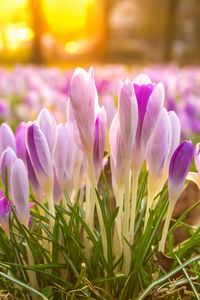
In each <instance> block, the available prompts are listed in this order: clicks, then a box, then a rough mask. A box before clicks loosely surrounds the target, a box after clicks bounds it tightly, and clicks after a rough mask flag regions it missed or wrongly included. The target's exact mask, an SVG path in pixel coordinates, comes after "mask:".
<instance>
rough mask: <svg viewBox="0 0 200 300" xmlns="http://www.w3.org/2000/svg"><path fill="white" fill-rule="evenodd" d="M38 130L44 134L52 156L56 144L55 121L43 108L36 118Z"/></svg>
mask: <svg viewBox="0 0 200 300" xmlns="http://www.w3.org/2000/svg"><path fill="white" fill-rule="evenodd" d="M37 121H38V124H39V126H40V129H41V130H42V132H43V133H44V135H45V137H46V140H47V143H48V145H49V150H50V153H51V155H52V153H53V150H54V147H55V142H56V121H55V119H54V117H53V116H52V115H51V114H50V112H49V111H48V110H47V109H45V108H43V109H42V110H41V111H40V113H39V115H38V118H37Z"/></svg>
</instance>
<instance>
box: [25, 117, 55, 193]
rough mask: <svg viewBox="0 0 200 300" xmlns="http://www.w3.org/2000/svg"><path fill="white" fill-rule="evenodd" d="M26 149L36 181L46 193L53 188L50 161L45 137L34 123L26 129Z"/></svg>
mask: <svg viewBox="0 0 200 300" xmlns="http://www.w3.org/2000/svg"><path fill="white" fill-rule="evenodd" d="M26 147H27V150H28V154H29V156H30V160H31V163H32V165H33V168H34V171H35V174H36V176H37V179H38V181H39V183H40V185H41V186H42V188H43V189H44V191H45V192H46V193H47V192H49V191H50V190H52V188H53V168H52V159H51V154H50V150H49V146H48V143H47V140H46V138H45V135H44V133H43V132H42V130H41V129H40V127H39V125H38V124H37V123H36V122H34V123H32V124H29V126H28V128H27V136H26Z"/></svg>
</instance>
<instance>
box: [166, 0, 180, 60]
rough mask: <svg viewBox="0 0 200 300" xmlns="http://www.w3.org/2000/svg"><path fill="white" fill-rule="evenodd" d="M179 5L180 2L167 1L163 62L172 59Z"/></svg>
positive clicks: (177, 0) (174, 0)
mask: <svg viewBox="0 0 200 300" xmlns="http://www.w3.org/2000/svg"><path fill="white" fill-rule="evenodd" d="M178 5H179V0H167V8H166V30H165V37H164V53H163V60H164V61H165V62H168V61H170V60H171V58H172V52H173V44H174V39H175V27H176V15H177V12H178Z"/></svg>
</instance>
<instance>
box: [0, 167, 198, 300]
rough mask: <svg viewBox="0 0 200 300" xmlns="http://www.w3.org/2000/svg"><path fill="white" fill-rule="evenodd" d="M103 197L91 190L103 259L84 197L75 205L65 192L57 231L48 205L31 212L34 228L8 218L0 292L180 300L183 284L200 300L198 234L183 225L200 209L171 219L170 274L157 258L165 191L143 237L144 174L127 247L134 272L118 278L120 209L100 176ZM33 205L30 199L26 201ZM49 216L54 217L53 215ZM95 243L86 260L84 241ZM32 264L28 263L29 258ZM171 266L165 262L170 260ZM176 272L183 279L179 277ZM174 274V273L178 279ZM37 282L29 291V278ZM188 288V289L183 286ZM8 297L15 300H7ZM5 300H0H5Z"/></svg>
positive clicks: (1, 244)
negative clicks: (181, 234)
mask: <svg viewBox="0 0 200 300" xmlns="http://www.w3.org/2000/svg"><path fill="white" fill-rule="evenodd" d="M102 177H103V180H104V183H105V188H104V191H103V192H102V195H100V194H99V193H98V191H97V190H96V195H97V199H98V202H99V205H100V209H101V214H102V217H103V222H104V226H105V231H106V239H107V256H106V257H105V256H104V254H103V248H102V240H101V234H100V232H99V224H98V222H97V220H95V231H94V232H91V230H90V229H89V228H88V226H87V224H86V223H85V220H84V207H83V201H82V197H84V195H83V191H81V192H80V191H79V193H78V194H77V196H76V199H70V198H69V196H68V194H67V193H66V192H64V196H65V197H64V199H63V202H62V203H61V204H60V205H59V206H58V205H55V211H56V214H55V225H54V229H53V232H50V229H49V217H50V216H51V214H50V212H49V210H48V208H47V206H45V205H42V204H41V203H38V202H37V201H36V200H34V202H35V206H34V207H32V209H31V216H32V223H31V225H30V228H29V229H27V228H26V227H25V226H24V225H22V224H21V223H20V222H19V220H18V219H17V216H16V214H15V210H14V206H12V210H13V213H12V214H11V215H10V237H7V236H6V235H5V233H4V232H3V230H2V229H0V290H1V291H2V292H1V295H2V297H3V296H4V295H7V294H8V293H9V295H10V299H13V298H14V297H15V299H22V300H23V299H74V300H76V299H101V300H103V299H119V300H123V299H140V300H141V299H145V297H147V296H148V295H151V296H152V297H153V296H155V297H156V296H157V297H159V296H163V295H165V296H166V297H167V295H171V296H173V297H174V299H178V297H179V296H180V295H181V292H182V293H183V291H184V289H181V287H183V286H187V287H186V289H187V292H188V293H189V295H190V296H191V297H193V298H191V299H195V298H196V299H199V293H200V288H199V287H200V279H199V278H200V265H199V260H200V256H199V255H198V253H199V243H200V229H197V230H196V231H195V230H194V228H193V227H191V226H189V225H187V224H186V223H184V218H185V217H186V215H187V214H188V213H189V212H190V211H191V210H192V209H194V208H195V207H196V206H197V205H199V203H197V204H195V205H194V206H193V207H192V208H190V209H189V210H187V211H186V212H185V213H184V215H183V216H181V217H180V218H179V219H178V220H173V225H172V226H171V229H170V230H169V234H168V235H169V243H168V248H166V249H168V254H169V255H170V258H169V257H168V256H166V261H167V266H168V267H167V268H163V265H164V263H163V261H162V259H161V258H160V257H159V255H158V252H157V251H158V243H159V240H160V234H161V230H160V229H161V226H162V222H163V220H164V217H165V212H166V209H167V206H168V191H167V189H166V188H164V189H163V191H162V192H161V193H160V194H159V195H158V196H157V197H158V198H159V200H158V203H157V205H156V207H155V209H154V210H153V211H151V212H150V217H149V220H148V224H147V227H146V230H145V232H143V223H144V214H145V197H146V185H147V177H148V175H147V173H144V174H143V175H142V177H141V178H140V185H139V190H138V197H137V210H136V224H135V232H134V242H133V244H132V245H129V247H130V249H131V256H132V262H131V270H130V274H128V275H125V274H122V272H121V266H122V263H123V257H120V258H119V259H118V261H116V258H115V256H114V252H113V231H114V223H115V219H116V216H117V213H118V208H115V209H114V210H112V209H111V205H110V196H109V189H108V185H107V182H106V179H105V176H104V174H103V175H102ZM31 200H32V199H31ZM51 217H52V216H51ZM180 225H183V226H185V227H186V228H187V230H188V234H189V238H188V240H187V241H186V242H183V243H182V244H180V245H179V247H177V246H176V245H174V241H173V235H172V233H173V231H174V230H175V229H176V228H177V227H179V226H180ZM84 232H86V233H87V236H88V242H90V243H91V244H92V246H93V247H92V254H91V259H89V260H88V258H87V257H88V256H87V255H86V253H85V251H84V244H83V235H84ZM29 252H30V253H31V257H32V263H30V253H29ZM171 260H172V263H171V264H169V262H168V261H170V262H171ZM180 272H181V275H180ZM176 274H179V275H178V276H176ZM34 276H36V283H35V285H34V281H33V278H34ZM186 284H187V285H186ZM12 297H13V298H12ZM2 299H3V298H2Z"/></svg>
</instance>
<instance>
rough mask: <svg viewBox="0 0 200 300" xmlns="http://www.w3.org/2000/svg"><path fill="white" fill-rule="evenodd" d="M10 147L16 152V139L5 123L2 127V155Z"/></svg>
mask: <svg viewBox="0 0 200 300" xmlns="http://www.w3.org/2000/svg"><path fill="white" fill-rule="evenodd" d="M7 147H10V148H12V149H13V150H14V151H15V152H16V143H15V137H14V134H13V132H12V129H11V128H10V126H9V125H8V124H6V123H3V124H2V125H1V126H0V155H1V154H2V152H3V151H4V150H5V149H6V148H7Z"/></svg>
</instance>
